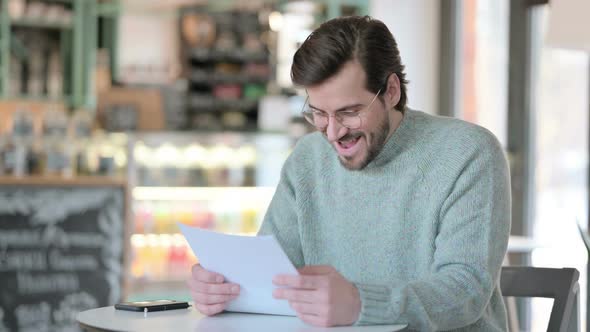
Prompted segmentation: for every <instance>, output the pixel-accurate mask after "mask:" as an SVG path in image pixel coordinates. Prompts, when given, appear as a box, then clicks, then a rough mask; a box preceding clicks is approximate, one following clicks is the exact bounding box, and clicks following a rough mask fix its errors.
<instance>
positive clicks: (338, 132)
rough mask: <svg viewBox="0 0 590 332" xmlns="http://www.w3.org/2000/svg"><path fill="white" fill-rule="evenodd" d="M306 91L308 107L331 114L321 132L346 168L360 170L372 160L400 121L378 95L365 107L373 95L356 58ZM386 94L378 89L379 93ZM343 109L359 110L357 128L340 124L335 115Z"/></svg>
mask: <svg viewBox="0 0 590 332" xmlns="http://www.w3.org/2000/svg"><path fill="white" fill-rule="evenodd" d="M307 93H308V95H309V106H310V108H312V109H314V110H316V111H323V112H325V113H326V114H327V115H329V116H330V119H329V122H328V126H327V127H326V128H325V129H323V130H321V131H322V133H323V134H324V136H325V137H326V139H327V140H328V141H329V142H330V144H332V146H333V147H334V149H335V150H336V153H337V154H338V159H339V160H340V163H341V164H342V165H343V166H344V167H346V168H347V169H349V170H360V169H363V168H364V167H365V166H367V165H368V164H369V163H370V162H371V161H372V160H373V159H375V157H376V156H377V155H378V154H379V152H381V150H382V149H383V146H384V145H385V143H386V142H387V139H388V138H389V136H390V135H391V134H392V133H393V131H394V130H395V128H396V127H397V124H398V123H399V122H397V123H395V122H396V121H397V119H396V120H395V121H394V119H392V116H391V114H390V112H395V111H388V110H387V109H386V105H384V103H383V102H382V101H381V100H380V99H379V97H377V99H375V101H374V102H373V103H372V104H371V105H370V107H369V108H367V107H368V106H369V104H370V103H371V101H372V100H373V98H374V97H375V94H374V93H372V92H370V91H368V90H367V89H366V74H365V71H364V70H363V68H362V66H361V65H360V64H359V63H358V62H356V61H350V62H348V63H347V64H345V65H344V67H343V68H342V70H341V71H340V72H338V73H337V74H336V75H334V76H333V77H331V78H330V79H328V80H327V81H325V82H324V83H322V84H319V85H316V86H313V87H308V88H307ZM385 93H386V91H381V95H384V94H385ZM385 98H387V96H386V97H385ZM385 104H387V102H386V103H385ZM343 111H359V112H360V113H359V117H360V119H361V121H360V127H359V128H356V129H350V128H347V127H345V126H343V125H342V124H340V123H339V122H338V121H337V120H336V118H335V117H334V115H336V113H337V112H343Z"/></svg>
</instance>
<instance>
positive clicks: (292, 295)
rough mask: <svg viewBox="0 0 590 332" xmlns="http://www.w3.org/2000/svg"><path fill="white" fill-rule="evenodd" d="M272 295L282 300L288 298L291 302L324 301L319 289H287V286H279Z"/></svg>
mask: <svg viewBox="0 0 590 332" xmlns="http://www.w3.org/2000/svg"><path fill="white" fill-rule="evenodd" d="M272 296H273V297H274V298H275V299H280V300H288V301H289V302H291V301H295V302H304V303H314V302H316V303H317V302H322V301H320V300H322V299H320V298H319V297H320V296H319V294H318V292H317V291H310V290H299V289H287V288H277V289H275V290H274V291H273V292H272Z"/></svg>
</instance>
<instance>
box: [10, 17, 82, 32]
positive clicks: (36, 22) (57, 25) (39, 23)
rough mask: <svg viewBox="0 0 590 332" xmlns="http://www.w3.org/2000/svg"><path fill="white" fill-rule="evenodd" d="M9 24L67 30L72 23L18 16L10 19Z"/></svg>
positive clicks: (70, 27)
mask: <svg viewBox="0 0 590 332" xmlns="http://www.w3.org/2000/svg"><path fill="white" fill-rule="evenodd" d="M10 24H11V25H12V26H14V27H21V28H42V29H55V30H67V29H72V28H73V25H72V23H71V22H56V21H48V20H43V19H31V18H19V19H13V20H11V21H10Z"/></svg>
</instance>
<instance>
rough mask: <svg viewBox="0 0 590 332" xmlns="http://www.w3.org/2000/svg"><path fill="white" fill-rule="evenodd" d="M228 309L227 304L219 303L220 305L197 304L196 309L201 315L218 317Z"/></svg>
mask: <svg viewBox="0 0 590 332" xmlns="http://www.w3.org/2000/svg"><path fill="white" fill-rule="evenodd" d="M226 307H227V302H226V303H219V304H212V305H207V304H201V303H195V308H197V310H199V312H200V313H202V314H203V315H206V316H213V315H216V314H218V313H220V312H222V311H223V310H225V308H226Z"/></svg>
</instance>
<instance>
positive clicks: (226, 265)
mask: <svg viewBox="0 0 590 332" xmlns="http://www.w3.org/2000/svg"><path fill="white" fill-rule="evenodd" d="M178 225H179V227H180V230H181V232H182V234H183V235H184V237H185V238H186V240H187V242H188V243H189V245H190V246H191V248H192V250H193V252H194V253H195V255H196V256H197V258H198V259H199V263H200V264H201V265H202V266H203V267H204V268H205V269H207V270H210V271H215V272H217V273H220V274H222V275H223V276H225V279H226V280H227V281H228V282H232V283H236V284H238V285H240V295H239V296H238V298H236V299H235V300H233V301H231V302H230V304H229V305H228V307H227V308H226V310H227V311H235V312H251V313H261V314H273V315H286V316H295V311H293V309H291V307H290V306H289V303H288V302H287V301H286V300H276V299H274V298H273V297H272V292H273V290H274V289H275V288H276V287H277V286H275V285H274V284H273V283H272V278H273V277H274V276H275V275H277V274H298V272H297V269H295V267H294V266H293V264H291V261H290V260H289V258H288V257H287V255H286V254H285V252H284V251H283V249H282V248H281V246H280V245H279V243H278V242H277V240H276V239H275V237H274V236H272V235H265V236H238V235H228V234H223V233H217V232H212V231H207V230H203V229H200V228H196V227H191V226H187V225H184V224H180V223H179V224H178Z"/></svg>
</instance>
